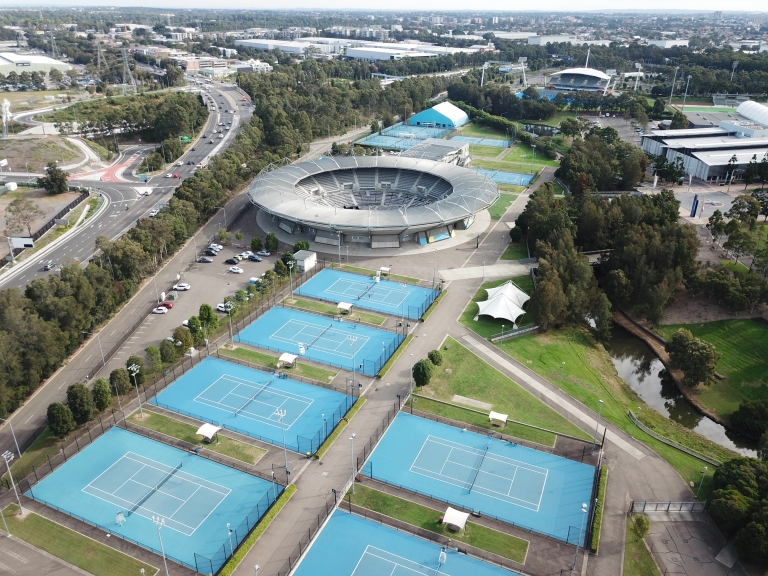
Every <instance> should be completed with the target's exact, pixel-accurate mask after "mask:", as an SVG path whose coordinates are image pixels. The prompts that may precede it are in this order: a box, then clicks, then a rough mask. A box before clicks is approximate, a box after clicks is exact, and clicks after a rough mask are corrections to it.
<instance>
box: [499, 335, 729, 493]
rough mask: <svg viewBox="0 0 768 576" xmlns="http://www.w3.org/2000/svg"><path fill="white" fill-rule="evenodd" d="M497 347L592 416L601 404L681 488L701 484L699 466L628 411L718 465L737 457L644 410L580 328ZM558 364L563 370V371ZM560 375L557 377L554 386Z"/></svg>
mask: <svg viewBox="0 0 768 576" xmlns="http://www.w3.org/2000/svg"><path fill="white" fill-rule="evenodd" d="M500 347H501V348H502V349H503V350H504V351H505V352H506V353H508V354H510V355H511V356H513V357H514V358H516V359H517V360H518V361H520V362H521V363H523V364H527V365H528V367H529V368H531V369H532V370H534V371H536V372H538V373H539V374H541V375H542V376H544V377H545V378H547V379H548V380H549V381H550V382H552V383H553V384H555V385H556V386H560V387H561V388H562V389H563V390H564V391H565V392H566V393H567V394H569V395H570V396H573V397H574V398H576V399H577V400H579V401H580V402H582V403H583V404H585V405H586V406H587V407H589V408H591V409H593V410H595V412H597V409H598V406H599V402H598V400H603V401H604V405H603V413H602V415H603V418H605V419H606V420H608V421H610V422H612V423H613V424H615V425H616V426H618V427H620V428H622V429H623V430H624V431H625V432H627V433H629V434H632V435H634V436H635V437H636V438H638V439H639V440H640V441H641V442H643V443H644V444H646V445H647V446H649V447H650V448H652V449H653V450H655V451H656V452H657V453H658V454H659V455H660V456H661V457H662V458H664V459H665V460H666V461H667V462H669V463H670V464H671V465H672V466H673V467H674V468H675V469H676V470H677V471H678V473H679V474H680V475H681V476H682V477H683V479H684V480H685V481H686V482H690V481H693V482H698V481H699V480H701V471H702V469H703V468H704V466H705V465H706V464H705V463H704V462H702V461H701V460H699V459H698V458H695V457H693V456H689V455H688V454H686V453H684V452H681V451H679V450H677V449H675V448H672V447H671V446H667V445H666V444H663V443H661V442H659V441H658V440H656V439H654V438H652V437H650V436H648V435H647V434H645V433H644V432H642V431H640V430H638V429H637V427H636V426H635V425H634V424H632V422H631V420H630V419H629V416H628V415H627V412H628V410H630V409H631V410H632V411H633V412H634V413H635V414H638V407H640V408H641V410H640V411H639V417H640V420H641V421H642V422H643V424H645V425H646V426H648V427H649V428H651V429H652V430H654V431H655V432H656V433H657V434H661V435H663V436H665V437H667V438H669V439H670V440H674V441H675V442H678V443H679V444H682V445H683V446H686V447H687V448H690V449H691V450H695V451H696V452H698V453H700V454H703V455H705V456H708V457H711V458H713V459H715V460H717V461H720V462H724V461H726V460H729V459H731V458H734V457H736V456H737V454H736V453H734V452H732V451H730V450H728V449H727V448H724V447H722V446H720V445H719V444H716V443H715V442H712V441H711V440H708V439H706V438H704V437H703V436H700V435H699V434H696V433H695V432H692V431H691V430H689V429H687V428H685V427H683V426H681V425H679V424H677V423H675V422H674V421H672V420H669V419H667V418H665V417H664V416H662V415H661V414H659V413H658V412H656V411H655V410H653V409H652V408H650V407H649V406H648V405H647V404H645V402H643V400H642V399H641V398H640V397H639V396H638V395H637V394H636V393H635V392H634V391H633V390H632V389H631V388H630V387H629V385H628V384H627V383H626V382H624V380H622V379H621V378H620V377H619V375H618V373H617V372H616V368H615V366H614V365H613V362H612V360H611V358H610V356H609V355H608V353H607V352H606V351H605V349H604V348H603V347H602V346H601V345H600V344H598V343H596V342H595V340H594V339H593V338H592V336H591V334H589V332H587V331H586V330H584V329H581V328H569V329H562V330H550V331H548V332H544V333H538V334H530V335H524V336H519V337H517V338H513V339H511V340H506V341H504V342H502V343H500ZM563 362H564V363H565V366H563ZM561 370H562V373H563V379H562V382H561V381H560V374H561ZM712 468H713V467H712V466H709V470H708V472H707V477H706V478H705V480H704V486H703V488H702V491H701V499H702V500H706V499H707V498H708V496H709V492H710V490H711V488H712V474H713V472H714V470H713V469H712Z"/></svg>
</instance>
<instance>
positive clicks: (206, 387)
mask: <svg viewBox="0 0 768 576" xmlns="http://www.w3.org/2000/svg"><path fill="white" fill-rule="evenodd" d="M354 402H355V399H354V398H352V397H351V396H347V395H346V394H342V393H340V392H336V391H334V390H328V389H326V388H321V387H319V386H312V385H311V384H304V383H303V382H297V381H296V380H291V379H290V378H279V377H278V376H277V374H275V373H269V372H261V371H259V370H253V369H251V368H246V367H244V366H240V365H238V364H234V363H232V362H226V361H224V360H218V359H216V358H206V359H205V360H203V361H202V362H200V363H199V364H198V365H197V366H195V367H194V368H192V370H189V371H188V372H187V373H186V374H184V375H183V376H182V377H181V378H179V379H178V380H177V381H176V382H174V383H173V384H171V385H170V386H169V387H168V388H166V389H165V390H163V391H162V392H160V394H158V395H157V396H156V397H154V398H152V400H151V403H152V404H155V405H157V406H161V407H163V408H167V409H168V410H173V411H174V412H179V413H180V414H186V415H189V416H192V417H194V418H197V419H198V420H202V421H203V422H209V423H211V424H215V425H217V426H221V427H223V428H227V429H229V430H234V431H236V432H240V433H241V434H245V435H247V436H251V437H253V438H258V439H259V440H263V441H264V442H269V443H270V444H275V445H278V446H282V445H283V435H285V443H286V446H287V447H288V448H290V449H291V450H295V451H296V452H301V453H302V454H305V453H307V452H310V453H314V452H315V450H317V449H318V448H319V447H320V444H322V443H323V441H324V440H325V438H326V437H327V436H328V434H330V433H331V432H332V431H333V429H334V427H335V426H336V423H337V422H338V421H339V419H340V418H341V417H342V416H344V414H346V413H347V410H349V408H350V407H351V406H352V404H354ZM281 415H282V416H281Z"/></svg>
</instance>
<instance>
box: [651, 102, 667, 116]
mask: <svg viewBox="0 0 768 576" xmlns="http://www.w3.org/2000/svg"><path fill="white" fill-rule="evenodd" d="M664 110H666V106H665V105H664V100H662V99H661V98H656V100H654V102H653V110H651V116H653V118H654V119H656V120H661V117H662V115H663V114H664Z"/></svg>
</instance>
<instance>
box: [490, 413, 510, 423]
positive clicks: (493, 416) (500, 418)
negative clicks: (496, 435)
mask: <svg viewBox="0 0 768 576" xmlns="http://www.w3.org/2000/svg"><path fill="white" fill-rule="evenodd" d="M507 418H509V414H500V413H499V412H494V411H493V410H491V413H490V414H488V420H490V421H491V426H506V424H507Z"/></svg>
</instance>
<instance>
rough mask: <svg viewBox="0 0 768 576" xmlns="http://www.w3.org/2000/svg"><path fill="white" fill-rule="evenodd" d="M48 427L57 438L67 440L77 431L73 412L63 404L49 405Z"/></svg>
mask: <svg viewBox="0 0 768 576" xmlns="http://www.w3.org/2000/svg"><path fill="white" fill-rule="evenodd" d="M48 427H49V428H50V429H51V432H53V435H54V436H56V438H66V437H67V434H69V433H70V432H72V430H74V429H75V418H74V417H73V416H72V410H70V409H69V408H67V407H66V406H64V404H62V403H61V402H54V403H52V404H48Z"/></svg>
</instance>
